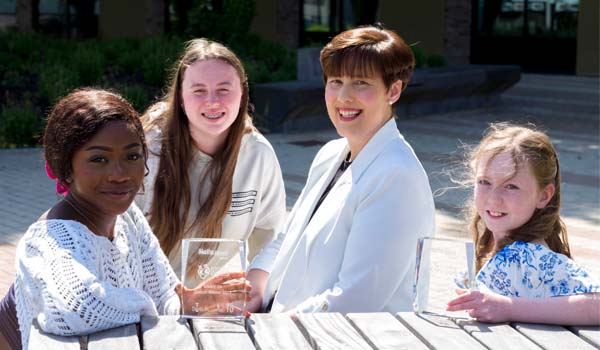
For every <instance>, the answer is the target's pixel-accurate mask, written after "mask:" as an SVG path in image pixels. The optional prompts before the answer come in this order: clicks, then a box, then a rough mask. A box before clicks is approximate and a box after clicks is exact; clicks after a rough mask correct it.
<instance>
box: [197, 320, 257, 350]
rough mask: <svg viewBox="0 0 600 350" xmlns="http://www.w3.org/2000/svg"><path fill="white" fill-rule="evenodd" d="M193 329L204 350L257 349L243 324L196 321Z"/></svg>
mask: <svg viewBox="0 0 600 350" xmlns="http://www.w3.org/2000/svg"><path fill="white" fill-rule="evenodd" d="M192 328H193V333H194V335H195V336H196V340H197V341H198V344H200V345H201V347H202V349H203V350H212V349H215V350H221V349H236V350H238V349H239V350H246V349H248V350H254V349H256V348H255V346H254V344H253V343H252V340H251V339H250V336H249V335H248V334H247V333H246V328H245V327H244V325H243V324H242V323H241V322H237V321H220V320H211V319H194V320H192Z"/></svg>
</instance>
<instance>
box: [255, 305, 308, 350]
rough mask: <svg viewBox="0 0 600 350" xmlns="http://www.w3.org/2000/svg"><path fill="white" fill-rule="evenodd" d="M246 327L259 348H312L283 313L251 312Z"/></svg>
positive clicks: (267, 349)
mask: <svg viewBox="0 0 600 350" xmlns="http://www.w3.org/2000/svg"><path fill="white" fill-rule="evenodd" d="M246 329H247V330H248V333H250V334H251V337H252V338H254V344H256V346H257V347H258V348H260V349H261V350H269V349H272V350H281V349H298V350H309V349H312V347H311V346H310V344H309V343H308V340H306V338H304V335H302V332H301V331H300V329H298V326H296V324H295V323H294V321H292V319H291V318H290V317H289V316H287V315H284V314H252V316H251V317H250V319H249V320H248V321H247V323H246Z"/></svg>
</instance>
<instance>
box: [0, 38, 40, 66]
mask: <svg viewBox="0 0 600 350" xmlns="http://www.w3.org/2000/svg"><path fill="white" fill-rule="evenodd" d="M7 39H8V40H7V42H6V46H7V49H8V52H10V53H13V54H15V55H17V56H18V57H19V58H20V59H22V60H25V61H28V60H30V61H36V60H38V59H39V52H40V50H39V48H40V46H41V44H42V40H41V38H40V36H39V35H37V34H35V33H22V32H16V31H15V32H11V34H9V35H7Z"/></svg>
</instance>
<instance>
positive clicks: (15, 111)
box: [0, 102, 43, 147]
mask: <svg viewBox="0 0 600 350" xmlns="http://www.w3.org/2000/svg"><path fill="white" fill-rule="evenodd" d="M42 127H43V122H42V120H41V119H40V118H38V117H37V116H36V113H35V111H34V109H33V107H32V106H31V103H30V102H25V103H24V104H23V105H12V104H9V105H7V106H5V107H4V109H3V110H2V112H1V114H0V147H20V146H33V145H35V144H36V143H37V139H38V138H39V135H40V133H41V131H42Z"/></svg>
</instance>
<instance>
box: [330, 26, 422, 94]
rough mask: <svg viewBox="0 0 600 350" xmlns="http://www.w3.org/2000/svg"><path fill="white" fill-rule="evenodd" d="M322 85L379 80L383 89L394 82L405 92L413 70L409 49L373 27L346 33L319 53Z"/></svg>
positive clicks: (404, 44)
mask: <svg viewBox="0 0 600 350" xmlns="http://www.w3.org/2000/svg"><path fill="white" fill-rule="evenodd" d="M320 59H321V67H322V68H323V81H324V82H325V83H327V77H329V76H335V77H342V76H349V77H370V76H380V77H381V79H382V80H383V83H384V84H385V87H386V89H389V88H390V86H391V85H392V84H393V83H394V82H395V81H397V80H401V81H402V89H403V90H404V89H405V88H406V86H407V85H408V82H409V81H410V78H411V77H412V73H413V70H414V68H415V56H414V55H413V53H412V50H411V49H410V47H409V46H408V45H407V44H406V42H404V40H403V39H402V38H401V37H400V36H399V35H398V34H396V33H395V32H393V31H391V30H389V29H383V28H378V27H374V26H364V27H358V28H354V29H350V30H347V31H345V32H342V33H340V34H338V35H336V36H335V37H334V38H333V39H332V40H331V41H330V42H329V43H328V44H327V45H325V47H324V48H323V50H321V57H320Z"/></svg>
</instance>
